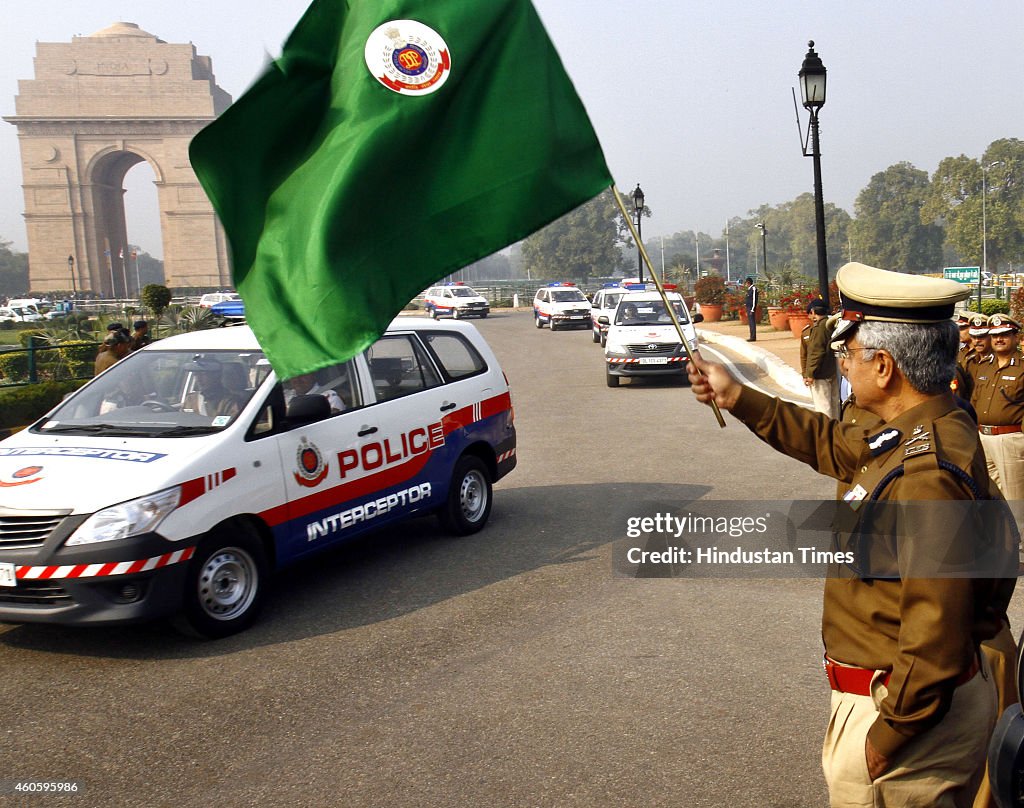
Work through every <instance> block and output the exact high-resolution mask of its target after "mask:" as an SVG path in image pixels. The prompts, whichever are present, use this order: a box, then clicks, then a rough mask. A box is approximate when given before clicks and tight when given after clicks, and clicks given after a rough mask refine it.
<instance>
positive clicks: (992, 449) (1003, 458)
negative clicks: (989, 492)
mask: <svg viewBox="0 0 1024 808" xmlns="http://www.w3.org/2000/svg"><path fill="white" fill-rule="evenodd" d="M980 437H981V447H982V448H983V449H984V450H985V458H986V459H987V460H988V474H989V476H990V477H991V478H992V479H993V480H995V483H996V485H998V486H999V490H1000V491H1002V492H1003V496H1004V497H1006V498H1007V499H1008V500H1015V499H1024V432H1011V433H1010V434H1009V435H980Z"/></svg>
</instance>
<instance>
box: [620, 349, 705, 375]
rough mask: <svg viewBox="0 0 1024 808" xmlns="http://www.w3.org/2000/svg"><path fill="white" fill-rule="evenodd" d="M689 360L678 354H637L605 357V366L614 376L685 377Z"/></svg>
mask: <svg viewBox="0 0 1024 808" xmlns="http://www.w3.org/2000/svg"><path fill="white" fill-rule="evenodd" d="M686 363H687V358H686V357H685V356H679V355H677V354H671V355H652V356H637V355H635V354H616V353H609V354H606V355H605V364H606V366H607V368H608V372H609V373H610V374H611V375H612V376H666V375H673V374H679V375H685V374H686Z"/></svg>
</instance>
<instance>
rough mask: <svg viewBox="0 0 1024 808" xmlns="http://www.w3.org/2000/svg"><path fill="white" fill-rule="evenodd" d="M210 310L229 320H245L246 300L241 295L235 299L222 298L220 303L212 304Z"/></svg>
mask: <svg viewBox="0 0 1024 808" xmlns="http://www.w3.org/2000/svg"><path fill="white" fill-rule="evenodd" d="M210 311H211V312H212V313H213V314H215V315H217V316H218V317H223V318H224V319H225V320H228V321H239V320H244V319H245V301H244V300H242V298H240V297H239V298H237V299H235V300H222V301H221V302H220V303H214V304H213V305H212V306H210Z"/></svg>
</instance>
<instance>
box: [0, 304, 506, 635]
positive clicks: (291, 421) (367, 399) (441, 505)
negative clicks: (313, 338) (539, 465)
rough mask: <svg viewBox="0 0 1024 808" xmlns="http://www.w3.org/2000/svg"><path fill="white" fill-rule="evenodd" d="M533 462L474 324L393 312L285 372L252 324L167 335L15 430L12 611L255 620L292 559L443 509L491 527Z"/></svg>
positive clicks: (195, 623) (3, 485)
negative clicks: (330, 363)
mask: <svg viewBox="0 0 1024 808" xmlns="http://www.w3.org/2000/svg"><path fill="white" fill-rule="evenodd" d="M515 465H516V431H515V426H514V424H513V410H512V402H511V397H510V393H509V388H508V383H507V381H506V379H505V376H504V374H503V373H502V370H501V368H500V367H499V365H498V361H497V359H496V358H495V356H494V354H493V352H492V351H491V350H490V348H489V347H488V346H487V344H486V343H485V342H484V340H483V338H482V337H481V336H480V334H479V333H478V332H477V330H476V329H475V328H473V327H472V326H471V325H469V324H467V323H454V322H451V323H444V324H441V323H435V322H431V321H430V320H427V319H425V318H411V317H408V318H406V317H402V318H398V319H396V320H395V321H394V322H393V323H392V324H391V326H390V328H389V329H388V331H387V333H386V334H385V335H384V336H383V337H382V338H381V339H380V340H379V341H378V342H376V343H375V344H374V345H373V346H371V347H370V348H369V349H368V350H367V351H366V352H365V353H364V354H361V355H360V356H357V357H356V358H355V359H353V360H351V361H349V362H344V363H341V364H338V365H336V366H334V367H331V368H326V369H324V370H322V371H319V372H318V373H316V374H311V375H309V376H304V377H296V378H295V379H291V380H289V381H288V382H286V383H285V384H281V383H279V382H278V380H277V379H276V378H275V375H274V373H273V372H272V370H271V368H270V365H269V363H268V362H267V361H266V359H264V357H263V353H262V351H261V350H260V347H259V345H258V344H257V342H256V339H255V337H254V336H253V334H252V331H251V330H250V329H249V328H248V327H246V326H239V327H236V328H224V329H213V330H207V331H197V332H192V333H188V334H183V335H180V336H176V337H170V338H167V339H163V340H160V341H159V342H156V343H154V344H152V345H150V346H148V347H146V348H144V349H142V350H140V351H137V352H135V353H133V354H131V355H129V356H128V357H127V358H126V359H123V360H122V361H120V362H118V363H117V364H115V365H114V366H113V367H111V368H110V369H109V370H107V371H105V372H104V373H102V374H101V375H100V376H98V377H97V378H96V379H94V380H93V381H92V382H90V383H89V384H87V385H86V386H85V387H83V388H82V389H81V390H79V391H78V392H76V393H75V394H73V395H72V396H70V397H69V398H68V399H67V400H65V401H64V402H62V403H61V404H60V405H58V406H57V407H56V408H55V409H53V410H52V411H51V412H50V413H49V414H48V415H47V416H45V417H44V418H42V419H40V420H39V421H38V422H37V423H35V424H33V425H32V426H30V427H29V428H27V429H25V430H23V431H21V432H19V433H17V434H16V435H14V436H12V437H10V438H8V439H7V440H5V441H2V442H0V620H2V621H6V622H15V623H28V622H49V623H60V624H91V623H127V622H136V621H141V620H147V619H150V618H156V617H161V616H164V615H170V614H174V613H180V614H181V615H182V616H183V618H184V620H185V622H186V624H187V627H189V628H190V629H191V630H192V631H194V632H196V633H199V634H201V635H204V636H210V637H217V636H225V635H228V634H231V633H234V632H236V631H239V630H241V629H243V628H245V627H247V626H248V625H249V624H250V623H252V621H253V620H254V619H255V617H256V615H257V612H258V610H259V608H260V604H261V602H262V601H263V599H264V593H265V590H266V584H267V577H268V575H269V574H270V572H271V571H272V570H274V569H276V568H279V567H282V566H284V565H287V564H290V563H292V562H295V561H298V560H301V559H304V558H307V557H310V556H312V555H314V554H316V553H319V552H321V551H323V550H325V549H327V548H329V547H332V546H335V545H337V544H338V543H339V542H342V541H345V540H347V539H349V538H351V537H354V536H356V535H359V534H361V533H364V532H366V531H368V530H371V529H373V528H377V527H379V526H383V525H387V524H391V523H394V522H396V521H397V520H400V519H404V518H406V517H409V516H413V515H417V514H427V513H435V514H437V515H438V516H439V517H440V519H441V521H442V523H443V524H444V525H445V526H446V527H447V528H448V529H449V530H450V531H451V532H453V533H456V534H469V533H474V532H476V531H477V530H480V529H481V528H482V527H483V526H484V525H485V524H486V522H487V519H488V516H489V515H490V511H491V499H492V483H494V482H495V481H496V480H499V479H501V478H502V477H503V476H505V475H506V474H508V473H509V472H510V471H511V470H512V469H513V468H514V467H515Z"/></svg>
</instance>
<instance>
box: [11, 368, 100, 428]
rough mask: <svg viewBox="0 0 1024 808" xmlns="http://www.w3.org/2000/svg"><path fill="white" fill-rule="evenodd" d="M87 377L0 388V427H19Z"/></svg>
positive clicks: (54, 404) (47, 409) (44, 410)
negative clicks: (5, 388)
mask: <svg viewBox="0 0 1024 808" xmlns="http://www.w3.org/2000/svg"><path fill="white" fill-rule="evenodd" d="M87 381H88V379H70V380H68V381H64V382H42V383H40V384H30V385H27V386H25V387H13V388H11V389H8V390H0V428H3V429H9V428H11V427H21V426H25V425H27V424H31V423H32V422H33V421H35V420H37V419H38V418H40V417H41V416H42V415H45V414H46V413H47V412H48V411H49V410H51V409H53V407H55V406H56V405H57V404H59V403H60V400H61V399H62V398H64V396H65V395H67V394H68V393H70V392H71V391H72V390H77V389H78V388H79V387H81V386H82V385H83V384H85V383H86V382H87Z"/></svg>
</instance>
